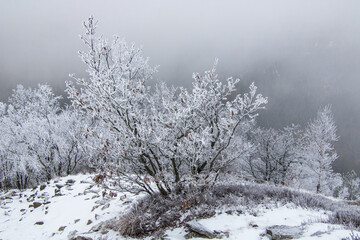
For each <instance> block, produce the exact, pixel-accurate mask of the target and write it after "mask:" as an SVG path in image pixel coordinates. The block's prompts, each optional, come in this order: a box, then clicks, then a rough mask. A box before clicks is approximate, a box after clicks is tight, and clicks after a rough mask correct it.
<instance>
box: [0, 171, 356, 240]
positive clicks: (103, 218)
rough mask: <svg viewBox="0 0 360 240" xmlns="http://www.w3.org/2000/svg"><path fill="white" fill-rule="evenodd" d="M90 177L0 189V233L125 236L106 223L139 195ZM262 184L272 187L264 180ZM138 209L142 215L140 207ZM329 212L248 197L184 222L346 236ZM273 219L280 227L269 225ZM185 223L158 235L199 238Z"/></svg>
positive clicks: (220, 232)
mask: <svg viewBox="0 0 360 240" xmlns="http://www.w3.org/2000/svg"><path fill="white" fill-rule="evenodd" d="M93 177H94V175H76V176H68V177H64V178H59V179H56V180H52V181H50V182H48V183H45V184H43V185H40V186H38V187H37V188H34V189H27V190H23V191H19V190H11V191H7V192H1V193H0V239H1V240H7V239H74V238H76V237H78V236H83V237H87V239H128V238H123V237H121V236H120V234H119V233H118V232H116V231H113V230H111V229H109V228H113V227H111V225H114V224H117V221H118V219H119V218H121V216H124V215H126V213H127V212H129V211H130V210H131V209H132V207H133V205H132V204H133V203H135V202H139V201H141V200H140V199H143V197H144V195H133V194H130V193H121V192H117V191H115V190H111V191H109V190H106V191H104V190H103V189H102V188H101V187H99V186H98V185H97V184H95V182H94V181H93ZM254 186H255V185H254ZM263 187H264V188H269V189H270V190H271V189H272V188H271V187H270V186H266V185H264V186H263ZM319 199H320V198H319ZM330 200H331V199H329V201H330ZM331 201H334V200H331ZM335 204H336V203H335ZM204 209H205V208H204ZM204 211H205V210H204ZM185 212H186V211H185ZM142 214H143V215H146V212H143V213H142ZM191 214H192V211H191V210H190V211H187V212H186V213H184V214H182V216H181V219H182V220H185V221H186V219H187V218H188V219H191V218H189V216H190V215H191ZM330 215H331V212H330V211H325V210H321V209H318V210H316V209H315V210H314V209H310V208H302V207H299V206H297V205H295V204H294V203H282V202H281V201H269V202H268V203H266V204H265V203H264V204H257V203H256V201H254V202H252V203H251V202H249V203H248V204H244V205H238V206H226V205H224V206H223V207H220V208H217V209H216V211H214V213H213V214H211V216H208V217H207V218H203V219H200V218H195V219H192V220H191V221H189V223H190V225H195V226H200V227H202V228H204V229H208V231H210V232H214V233H215V235H214V236H216V237H222V238H224V239H269V236H268V235H266V233H268V234H273V235H274V236H275V235H276V234H277V233H276V231H277V230H276V228H280V230H279V231H280V232H281V231H283V232H284V231H285V233H286V232H287V233H289V232H290V234H292V233H294V234H296V235H297V236H299V237H300V239H342V238H345V237H349V236H350V234H351V230H349V229H348V228H347V227H345V226H342V225H338V224H329V223H325V222H326V221H327V220H328V219H329V216H330ZM275 225H280V227H275V229H274V226H275ZM109 226H110V227H109ZM134 226H135V225H134ZM293 227H295V228H293ZM188 229H189V228H188V227H186V226H184V224H182V225H179V226H178V227H175V228H172V229H167V230H166V229H165V230H166V231H165V232H162V233H161V235H162V236H163V237H164V239H185V236H186V235H187V237H189V236H192V237H193V238H192V239H202V238H199V237H201V235H196V234H194V233H192V232H191V231H189V230H188ZM294 229H297V230H294ZM294 231H295V232H294ZM189 232H190V233H189ZM354 234H360V232H354ZM83 239H86V238H83ZM144 239H145V238H144ZM146 239H152V237H151V236H149V237H146Z"/></svg>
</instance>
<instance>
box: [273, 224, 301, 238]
mask: <svg viewBox="0 0 360 240" xmlns="http://www.w3.org/2000/svg"><path fill="white" fill-rule="evenodd" d="M303 233H304V229H303V228H302V227H300V226H286V225H274V226H271V227H268V228H266V234H267V235H270V236H271V238H272V239H273V240H280V239H296V238H299V237H301V236H302V234H303Z"/></svg>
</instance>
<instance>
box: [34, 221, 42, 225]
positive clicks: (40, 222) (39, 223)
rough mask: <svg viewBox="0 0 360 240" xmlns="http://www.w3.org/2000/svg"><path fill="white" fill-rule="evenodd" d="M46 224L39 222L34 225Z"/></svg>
mask: <svg viewBox="0 0 360 240" xmlns="http://www.w3.org/2000/svg"><path fill="white" fill-rule="evenodd" d="M43 224H44V222H43V221H39V222H36V223H35V224H34V225H43Z"/></svg>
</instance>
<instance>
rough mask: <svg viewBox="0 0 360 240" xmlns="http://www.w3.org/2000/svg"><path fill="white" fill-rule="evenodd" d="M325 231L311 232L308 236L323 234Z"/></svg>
mask: <svg viewBox="0 0 360 240" xmlns="http://www.w3.org/2000/svg"><path fill="white" fill-rule="evenodd" d="M325 233H327V232H324V231H317V232H314V233H313V234H311V235H310V236H311V237H315V236H318V237H319V236H321V235H323V234H325Z"/></svg>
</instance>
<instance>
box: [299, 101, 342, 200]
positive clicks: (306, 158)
mask: <svg viewBox="0 0 360 240" xmlns="http://www.w3.org/2000/svg"><path fill="white" fill-rule="evenodd" d="M337 140H338V137H337V135H336V126H335V122H334V119H333V115H332V113H331V108H330V107H329V106H326V107H324V108H323V109H320V110H319V111H318V113H317V117H316V118H315V119H314V120H313V121H311V122H310V123H309V124H308V126H307V128H306V130H305V133H304V146H303V149H302V152H301V155H302V156H301V157H302V161H303V164H302V166H303V168H302V169H301V171H302V172H301V175H302V176H303V179H304V180H306V179H307V183H306V184H304V185H303V187H304V188H308V189H310V190H316V192H317V193H325V194H332V191H333V190H334V188H335V187H336V186H338V185H340V184H341V177H340V175H339V174H336V173H334V172H333V169H332V164H333V162H334V161H335V160H336V159H337V158H338V155H337V153H336V151H335V149H334V142H336V141H337Z"/></svg>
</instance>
